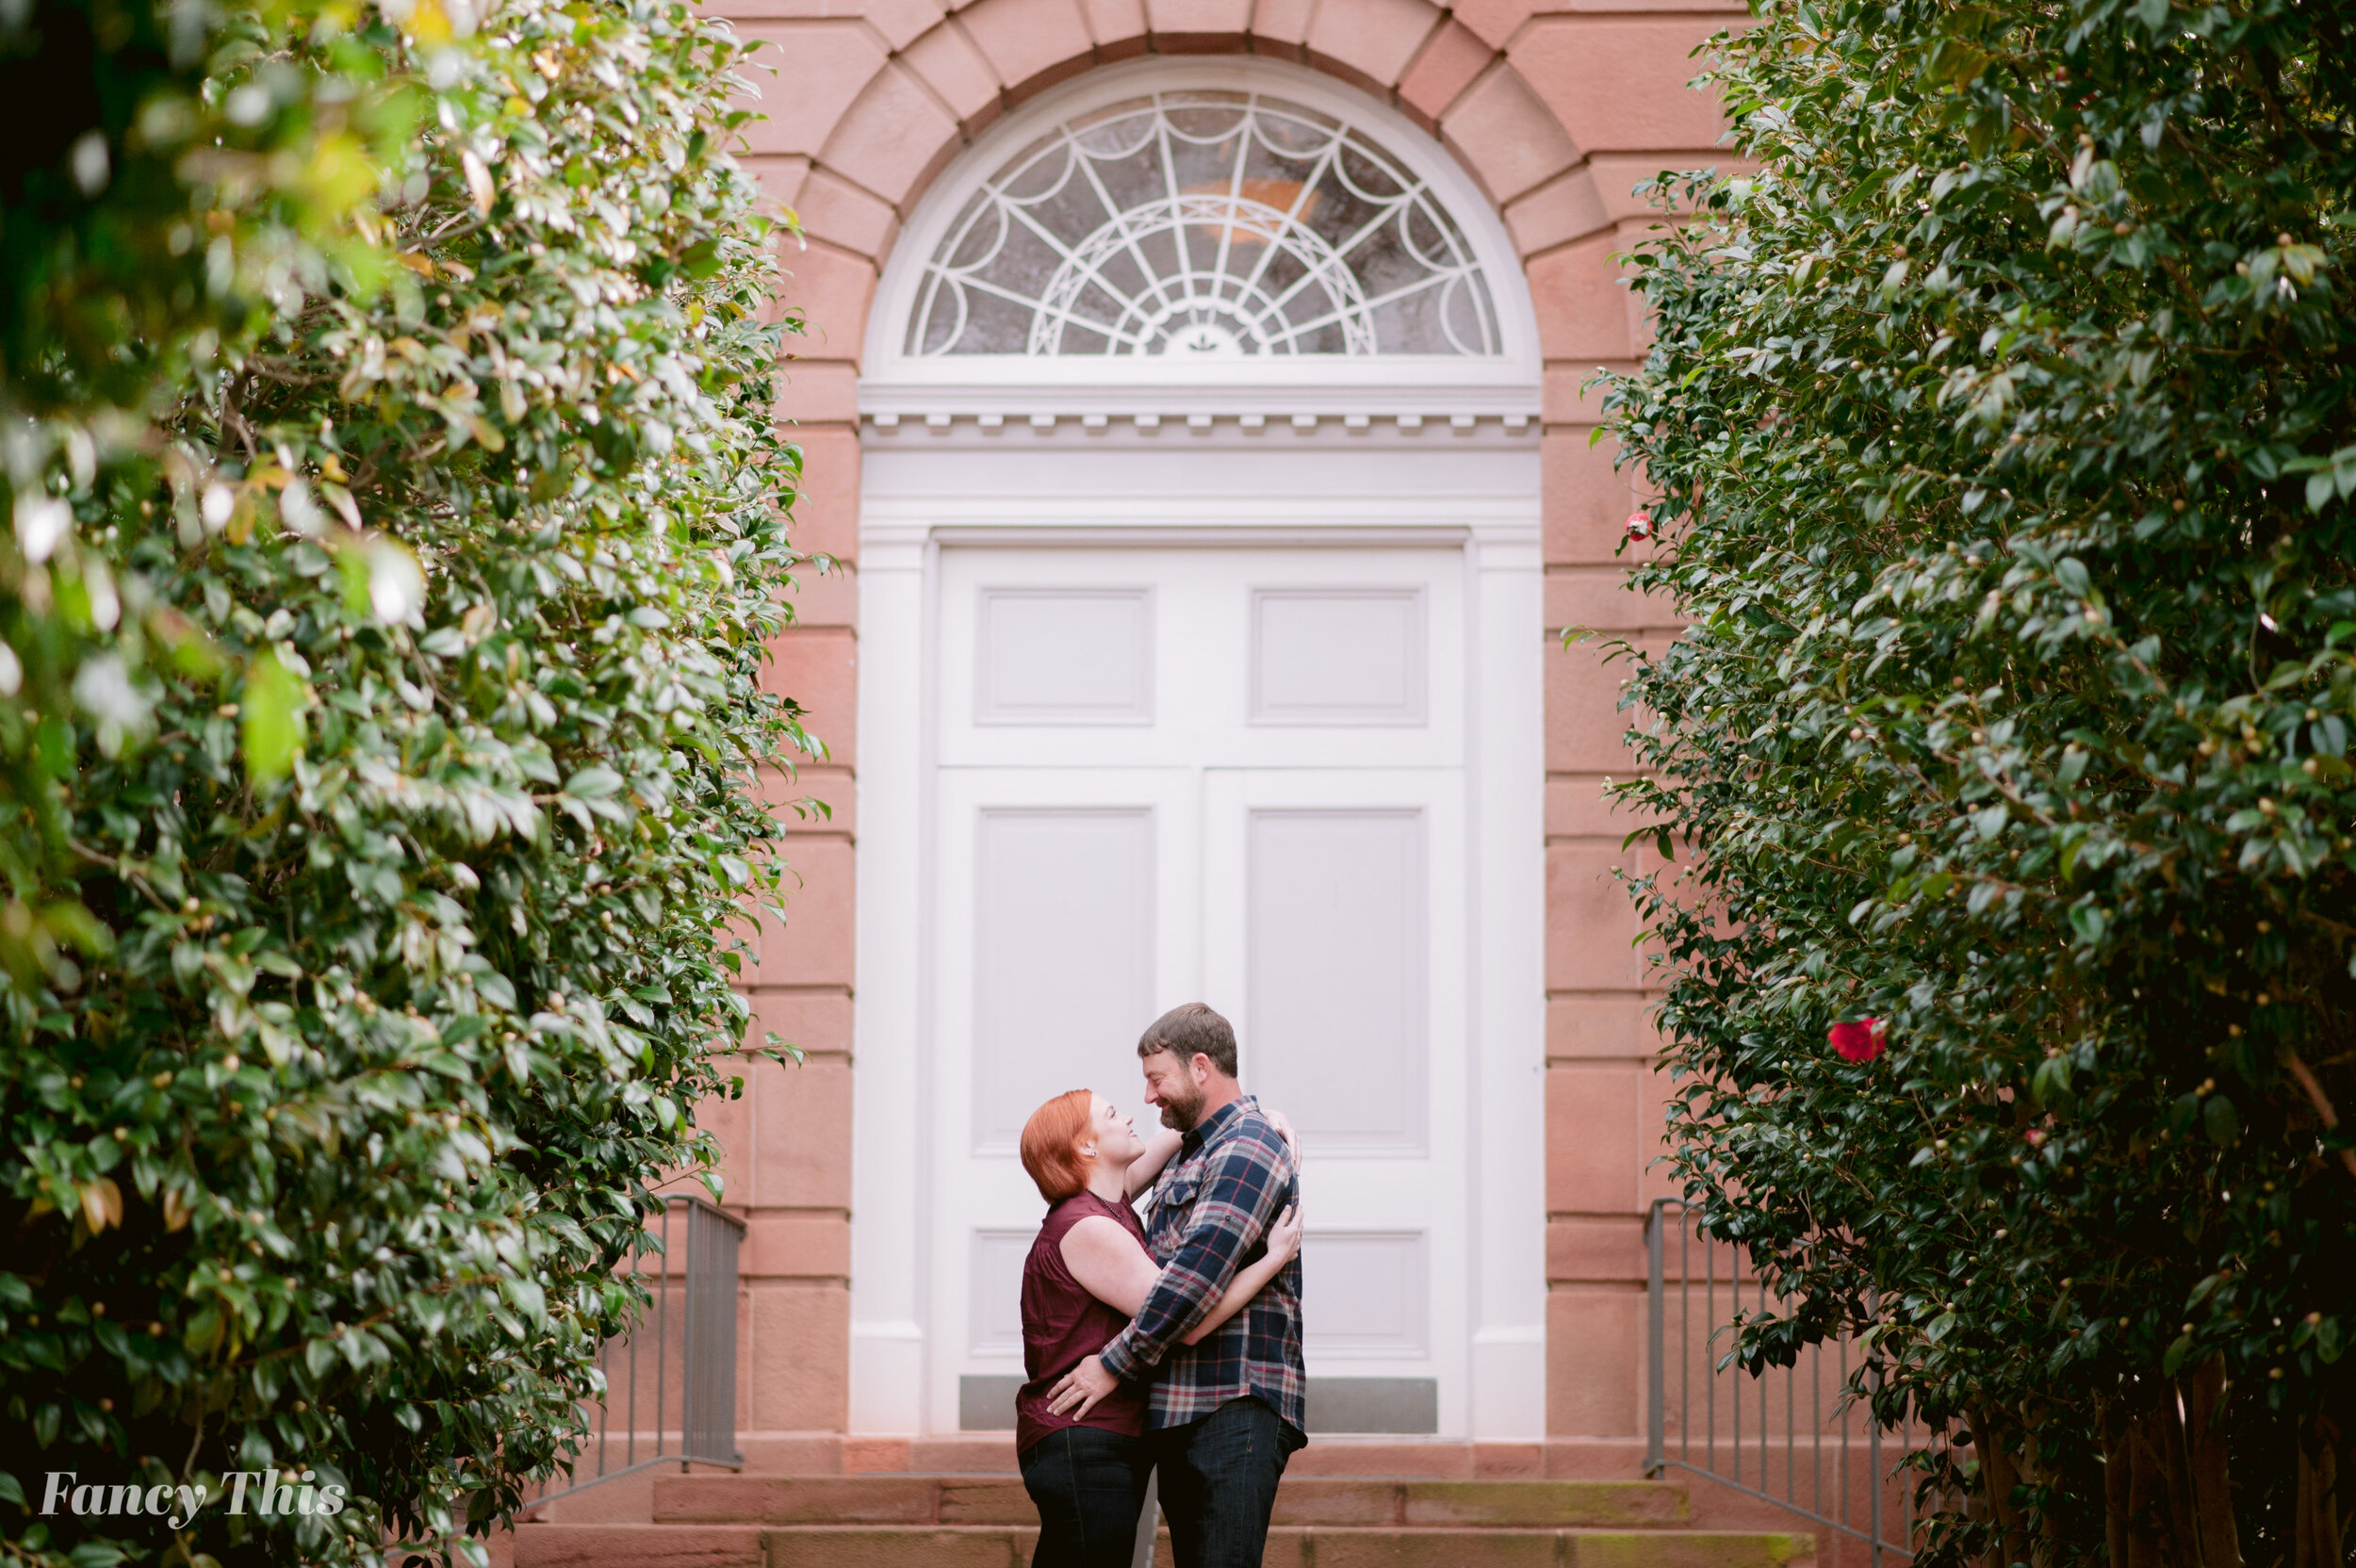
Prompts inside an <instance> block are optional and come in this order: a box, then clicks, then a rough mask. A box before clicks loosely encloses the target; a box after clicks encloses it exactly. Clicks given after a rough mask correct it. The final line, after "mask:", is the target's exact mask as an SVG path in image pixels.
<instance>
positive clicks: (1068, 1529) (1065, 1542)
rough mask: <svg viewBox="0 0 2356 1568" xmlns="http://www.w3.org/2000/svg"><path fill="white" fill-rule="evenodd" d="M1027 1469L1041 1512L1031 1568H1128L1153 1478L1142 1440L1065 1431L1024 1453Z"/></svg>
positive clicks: (1088, 1429) (1084, 1430)
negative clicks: (1036, 1547) (1141, 1514)
mask: <svg viewBox="0 0 2356 1568" xmlns="http://www.w3.org/2000/svg"><path fill="white" fill-rule="evenodd" d="M1022 1464H1023V1490H1025V1491H1027V1492H1028V1493H1030V1495H1031V1501H1032V1502H1034V1503H1037V1504H1038V1505H1039V1550H1038V1551H1037V1552H1035V1553H1034V1554H1032V1557H1031V1568H1129V1564H1130V1560H1131V1556H1132V1553H1133V1552H1134V1551H1135V1549H1136V1546H1137V1513H1138V1511H1140V1510H1141V1509H1143V1508H1144V1506H1145V1482H1146V1478H1147V1477H1148V1476H1149V1475H1151V1474H1152V1472H1153V1466H1152V1465H1150V1464H1149V1463H1147V1462H1146V1457H1145V1440H1144V1439H1143V1438H1141V1437H1123V1436H1121V1434H1120V1433H1119V1432H1107V1431H1099V1430H1098V1429H1096V1428H1094V1427H1066V1428H1064V1429H1062V1430H1061V1431H1054V1432H1049V1433H1048V1434H1047V1435H1046V1436H1045V1437H1042V1438H1040V1439H1039V1441H1038V1442H1037V1443H1034V1444H1032V1445H1031V1446H1029V1447H1028V1448H1025V1449H1023V1458H1022Z"/></svg>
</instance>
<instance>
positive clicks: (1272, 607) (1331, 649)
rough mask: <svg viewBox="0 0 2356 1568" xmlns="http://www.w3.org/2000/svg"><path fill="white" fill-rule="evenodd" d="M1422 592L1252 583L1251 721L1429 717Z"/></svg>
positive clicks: (1370, 721) (1409, 721) (1411, 721)
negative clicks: (1426, 702)
mask: <svg viewBox="0 0 2356 1568" xmlns="http://www.w3.org/2000/svg"><path fill="white" fill-rule="evenodd" d="M1424 684H1425V673H1424V629H1423V593H1422V590H1420V589H1415V588H1255V589H1253V590H1252V723H1254V724H1259V725H1290V724H1298V725H1419V724H1422V723H1423V722H1424Z"/></svg>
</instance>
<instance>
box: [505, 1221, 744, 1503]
mask: <svg viewBox="0 0 2356 1568" xmlns="http://www.w3.org/2000/svg"><path fill="white" fill-rule="evenodd" d="M675 1215H676V1216H678V1217H679V1221H678V1227H677V1229H678V1233H679V1241H680V1246H679V1247H678V1248H677V1249H674V1248H673V1246H672V1245H671V1243H672V1237H673V1231H674V1228H673V1217H674V1216H675ZM743 1243H744V1221H743V1220H742V1219H739V1218H737V1217H735V1216H734V1215H731V1214H728V1213H727V1212H725V1211H723V1210H722V1209H720V1208H718V1207H716V1206H715V1205H713V1204H712V1203H710V1202H708V1201H705V1200H704V1199H701V1198H697V1197H695V1196H694V1195H692V1194H674V1195H672V1196H669V1197H666V1198H665V1199H663V1209H662V1213H661V1215H660V1216H659V1217H655V1223H653V1224H650V1225H649V1226H647V1227H646V1230H645V1231H644V1232H643V1233H641V1236H640V1240H639V1244H638V1246H637V1247H636V1249H635V1250H633V1251H632V1254H631V1258H630V1274H631V1276H632V1277H633V1278H635V1279H638V1280H640V1281H643V1282H645V1283H646V1292H647V1296H648V1298H649V1305H648V1308H647V1311H646V1315H645V1316H643V1317H641V1318H640V1320H639V1322H638V1324H637V1326H636V1327H635V1328H633V1329H631V1330H630V1331H629V1332H627V1333H622V1334H616V1335H615V1336H614V1338H612V1339H609V1340H607V1341H606V1342H605V1344H604V1345H602V1346H600V1347H599V1348H598V1350H597V1365H598V1369H599V1370H600V1371H601V1372H603V1373H604V1375H605V1395H604V1397H602V1398H599V1399H597V1400H594V1401H591V1400H583V1401H582V1404H583V1407H584V1409H585V1408H586V1407H587V1406H589V1405H591V1404H593V1403H594V1405H595V1406H596V1413H595V1415H594V1417H593V1422H592V1424H593V1426H594V1429H595V1436H594V1439H592V1440H591V1441H590V1442H588V1443H584V1445H583V1449H582V1451H581V1453H577V1454H576V1455H575V1457H574V1462H573V1463H572V1464H570V1465H567V1466H566V1467H565V1471H564V1474H565V1475H567V1476H568V1477H571V1478H573V1483H572V1484H571V1485H570V1486H566V1487H564V1488H562V1489H560V1490H557V1491H552V1492H551V1491H543V1492H542V1493H541V1494H540V1495H538V1496H535V1497H533V1498H532V1499H531V1500H530V1501H529V1502H526V1503H525V1504H523V1505H522V1506H521V1507H520V1508H518V1509H517V1510H516V1511H515V1512H516V1515H517V1517H519V1518H520V1517H521V1516H522V1515H524V1514H527V1513H529V1512H531V1511H532V1510H534V1509H537V1508H540V1507H541V1506H543V1505H544V1504H548V1503H552V1502H555V1501H557V1500H558V1499H559V1498H562V1497H569V1496H572V1495H575V1494H576V1493H581V1492H586V1491H587V1490H589V1489H590V1488H591V1487H593V1486H602V1485H604V1484H605V1483H606V1482H607V1481H611V1480H618V1479H620V1478H622V1477H624V1476H629V1475H634V1474H636V1473H637V1472H638V1471H641V1470H646V1469H649V1468H651V1467H653V1466H655V1465H658V1464H676V1465H678V1466H679V1469H680V1470H681V1471H682V1472H684V1471H685V1470H686V1469H687V1467H688V1466H689V1465H691V1464H713V1465H719V1466H722V1467H724V1468H726V1469H730V1470H737V1469H742V1468H743V1467H744V1455H743V1454H741V1453H739V1452H737V1449H736V1305H737V1303H736V1281H737V1251H738V1250H739V1248H740V1247H741V1246H742V1245H743ZM650 1255H651V1256H653V1257H655V1258H659V1259H660V1260H661V1267H660V1269H659V1270H657V1269H649V1268H647V1267H646V1266H645V1265H646V1261H647V1259H648V1257H649V1256H650ZM674 1294H677V1295H678V1296H679V1314H678V1321H677V1330H678V1332H677V1338H676V1348H675V1342H674V1335H673V1327H674V1325H673V1315H672V1312H671V1298H672V1296H673V1295H674ZM649 1329H651V1330H652V1332H651V1334H650V1333H649V1332H648V1330H649ZM675 1356H676V1359H677V1361H678V1362H679V1376H678V1378H677V1379H676V1381H677V1383H678V1389H679V1396H678V1398H677V1400H676V1401H674V1400H673V1398H672V1397H671V1385H672V1383H673V1381H674V1379H673V1377H672V1374H671V1363H672V1361H673V1360H674V1358H675ZM642 1361H644V1362H647V1363H650V1364H651V1366H650V1368H649V1370H648V1373H647V1380H648V1381H650V1382H651V1383H652V1385H653V1396H654V1403H653V1408H652V1410H651V1411H647V1410H646V1409H645V1408H644V1407H642V1406H641V1405H640V1403H639V1378H640V1364H641V1362H642ZM617 1393H619V1394H620V1395H621V1405H622V1412H623V1414H622V1429H621V1431H620V1432H618V1433H616V1432H615V1431H614V1429H613V1425H614V1403H615V1399H614V1397H615V1395H616V1394H617ZM675 1408H676V1410H677V1411H678V1420H677V1421H676V1423H674V1422H673V1420H672V1414H671V1413H672V1411H673V1410H674V1409H675ZM649 1414H650V1415H651V1417H652V1420H651V1423H648V1422H646V1421H644V1420H642V1417H643V1416H646V1415H649ZM642 1436H643V1438H644V1440H645V1441H646V1443H647V1444H648V1445H650V1446H651V1447H652V1449H653V1452H651V1453H650V1454H648V1455H646V1457H645V1458H643V1459H642V1458H640V1457H639V1452H638V1450H639V1446H640V1442H641V1438H642ZM674 1439H676V1442H675V1441H674ZM592 1447H594V1452H595V1456H596V1457H595V1470H594V1472H593V1473H592V1474H591V1475H590V1476H589V1478H587V1479H586V1480H583V1479H581V1478H580V1476H581V1458H582V1457H583V1455H584V1454H585V1453H587V1452H589V1451H590V1450H591V1449H592ZM617 1447H618V1448H619V1449H620V1450H621V1451H620V1453H619V1454H618V1455H616V1454H615V1453H614V1449H615V1448H617ZM617 1459H618V1461H619V1462H615V1461H616V1460H617Z"/></svg>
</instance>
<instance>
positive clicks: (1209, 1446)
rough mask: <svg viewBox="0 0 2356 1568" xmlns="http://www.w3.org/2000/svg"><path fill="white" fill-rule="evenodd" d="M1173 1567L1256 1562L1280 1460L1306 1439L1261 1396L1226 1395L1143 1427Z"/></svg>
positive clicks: (1229, 1567) (1255, 1567)
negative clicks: (1157, 1426)
mask: <svg viewBox="0 0 2356 1568" xmlns="http://www.w3.org/2000/svg"><path fill="white" fill-rule="evenodd" d="M1147 1441H1148V1442H1149V1443H1151V1444H1152V1445H1153V1462H1154V1464H1155V1466H1156V1467H1158V1469H1159V1470H1160V1472H1161V1500H1162V1513H1163V1515H1164V1516H1165V1517H1166V1518H1168V1519H1169V1520H1170V1547H1171V1549H1172V1551H1173V1553H1174V1554H1175V1555H1176V1557H1177V1559H1178V1568H1260V1558H1261V1556H1262V1554H1264V1553H1265V1552H1266V1551H1267V1549H1268V1515H1269V1514H1270V1513H1272V1512H1273V1511H1275V1508H1276V1483H1277V1482H1278V1481H1280V1480H1282V1479H1284V1462H1285V1461H1287V1460H1289V1459H1291V1458H1292V1456H1293V1452H1294V1450H1295V1449H1297V1448H1299V1447H1301V1445H1302V1444H1304V1443H1306V1442H1307V1441H1308V1439H1306V1438H1304V1437H1302V1436H1301V1434H1300V1433H1299V1432H1297V1431H1295V1430H1293V1429H1292V1428H1290V1427H1288V1426H1286V1425H1284V1422H1283V1421H1281V1420H1279V1419H1278V1418H1277V1414H1276V1412H1274V1411H1273V1410H1271V1409H1269V1408H1268V1404H1267V1403H1266V1401H1264V1400H1260V1399H1255V1398H1252V1397H1249V1396H1246V1397H1243V1398H1241V1399H1230V1400H1228V1401H1227V1403H1225V1404H1223V1405H1221V1406H1219V1409H1217V1410H1215V1411H1213V1412H1211V1413H1210V1414H1208V1415H1206V1416H1204V1417H1203V1419H1201V1420H1200V1421H1189V1422H1187V1423H1186V1425H1185V1426H1183V1427H1169V1428H1165V1429H1163V1430H1161V1431H1157V1432H1153V1433H1150V1434H1148V1437H1147Z"/></svg>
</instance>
